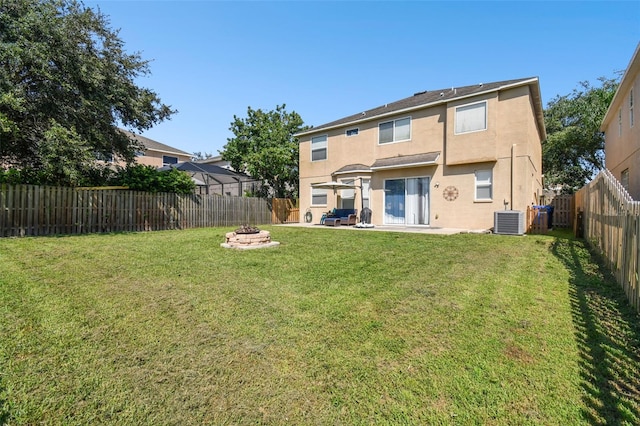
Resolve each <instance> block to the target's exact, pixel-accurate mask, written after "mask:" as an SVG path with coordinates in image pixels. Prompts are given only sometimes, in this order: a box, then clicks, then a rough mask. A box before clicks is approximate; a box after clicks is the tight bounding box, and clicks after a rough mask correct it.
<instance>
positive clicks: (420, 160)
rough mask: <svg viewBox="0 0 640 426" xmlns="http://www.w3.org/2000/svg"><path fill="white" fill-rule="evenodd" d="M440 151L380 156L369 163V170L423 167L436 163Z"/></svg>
mask: <svg viewBox="0 0 640 426" xmlns="http://www.w3.org/2000/svg"><path fill="white" fill-rule="evenodd" d="M438 158H440V152H428V153H426V154H416V155H401V156H397V157H389V158H381V159H379V160H376V161H375V163H373V164H372V165H371V170H374V171H378V170H390V169H408V168H412V167H424V166H435V165H437V164H438V163H437V161H438Z"/></svg>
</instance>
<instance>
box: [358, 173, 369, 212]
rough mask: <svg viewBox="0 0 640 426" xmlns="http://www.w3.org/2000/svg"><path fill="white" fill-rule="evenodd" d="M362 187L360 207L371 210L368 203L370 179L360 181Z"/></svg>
mask: <svg viewBox="0 0 640 426" xmlns="http://www.w3.org/2000/svg"><path fill="white" fill-rule="evenodd" d="M360 184H361V185H362V205H363V207H368V208H371V202H370V188H371V179H364V178H363V179H362V180H361V181H360Z"/></svg>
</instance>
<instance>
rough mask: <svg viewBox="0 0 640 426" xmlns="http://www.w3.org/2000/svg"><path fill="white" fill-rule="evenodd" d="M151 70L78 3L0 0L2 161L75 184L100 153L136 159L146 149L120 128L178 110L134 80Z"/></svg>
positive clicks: (139, 127)
mask: <svg viewBox="0 0 640 426" xmlns="http://www.w3.org/2000/svg"><path fill="white" fill-rule="evenodd" d="M148 65H149V62H148V61H146V60H143V59H142V58H141V57H140V54H139V53H133V54H129V53H126V52H125V50H124V43H123V41H122V40H121V39H120V38H119V36H118V31H115V30H112V29H111V28H110V26H109V20H108V18H107V17H106V16H105V15H103V14H102V13H101V12H99V11H94V10H92V9H90V8H86V7H85V6H83V5H82V4H81V3H79V2H78V1H77V0H0V163H4V164H5V165H6V164H9V165H14V166H17V167H20V168H33V169H36V170H38V171H41V172H42V173H44V174H46V173H48V171H50V172H51V173H52V174H51V176H49V179H50V180H52V182H51V183H72V184H73V182H74V181H75V180H76V175H77V174H78V173H81V172H82V170H83V168H85V167H86V166H87V165H89V166H90V163H88V162H87V161H85V160H86V159H87V158H89V157H91V156H94V155H95V154H96V153H98V154H102V155H105V156H109V155H115V156H118V157H119V158H123V159H126V160H128V161H133V158H134V155H135V152H136V150H138V149H140V146H139V144H138V142H136V141H134V140H130V139H129V138H128V137H127V136H126V135H125V134H124V133H122V132H120V131H119V130H118V128H117V126H122V127H124V128H126V129H128V130H131V131H137V132H138V133H140V132H142V131H144V130H147V129H149V128H151V127H152V126H153V125H154V124H157V123H159V122H161V121H163V120H165V119H168V118H169V117H170V116H171V114H173V113H174V112H175V111H173V110H172V109H171V108H170V107H169V106H167V105H164V104H163V103H162V102H161V101H160V99H159V97H158V95H157V94H156V93H155V92H153V91H152V90H150V89H147V88H143V87H139V86H138V85H136V83H135V82H134V80H135V79H136V78H138V77H140V76H144V75H147V74H148V73H149V66H148ZM67 145H68V146H67ZM73 159H76V160H77V159H81V160H82V161H73ZM58 181H60V182H58Z"/></svg>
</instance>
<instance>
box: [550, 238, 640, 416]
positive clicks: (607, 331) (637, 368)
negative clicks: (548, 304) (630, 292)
mask: <svg viewBox="0 0 640 426" xmlns="http://www.w3.org/2000/svg"><path fill="white" fill-rule="evenodd" d="M551 251H552V253H553V254H554V255H555V256H556V257H557V258H558V259H560V260H561V261H562V262H563V264H564V265H565V266H566V268H567V269H568V270H569V272H570V273H571V278H570V282H569V296H570V298H571V311H572V316H573V322H574V326H575V330H576V331H575V333H576V341H577V344H578V349H579V351H580V357H581V361H580V363H581V365H580V370H581V375H582V388H583V391H584V392H583V400H584V402H585V405H586V407H587V408H586V409H585V410H584V413H583V415H584V418H585V420H586V421H587V422H589V423H590V424H640V316H639V315H638V314H637V313H636V312H635V310H634V309H633V307H631V305H630V304H629V302H628V301H627V298H626V295H625V294H624V291H623V290H622V288H621V287H620V286H619V285H618V283H617V282H616V280H615V277H613V275H612V274H611V272H610V271H609V270H608V269H607V268H606V266H604V264H603V262H602V260H601V258H600V257H599V256H598V255H595V254H593V253H591V252H590V251H589V250H588V249H587V246H586V245H585V243H584V241H581V240H576V239H574V238H573V236H572V235H571V234H570V233H567V234H564V233H558V234H556V235H555V239H554V241H553V243H552V245H551Z"/></svg>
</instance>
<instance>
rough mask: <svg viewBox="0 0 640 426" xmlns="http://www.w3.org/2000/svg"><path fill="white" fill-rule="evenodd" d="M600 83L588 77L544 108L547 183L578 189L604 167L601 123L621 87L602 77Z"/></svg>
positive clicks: (569, 189)
mask: <svg viewBox="0 0 640 426" xmlns="http://www.w3.org/2000/svg"><path fill="white" fill-rule="evenodd" d="M598 80H599V81H600V86H599V87H594V86H591V84H589V82H588V81H583V82H580V83H579V88H576V89H574V90H573V92H572V93H571V94H569V95H565V96H556V97H555V98H554V99H552V100H551V101H550V102H549V104H548V105H547V109H546V110H545V111H544V123H545V127H546V129H547V140H546V141H544V142H543V144H542V165H543V166H542V169H543V173H544V176H545V186H546V187H558V186H560V187H562V191H563V192H574V191H576V190H578V189H580V188H581V187H582V186H583V185H584V184H585V183H586V182H588V181H589V180H590V179H591V178H592V177H593V176H594V175H595V174H596V173H597V172H598V171H599V170H601V169H602V168H603V167H604V134H603V133H602V132H601V131H600V124H601V123H602V119H603V118H604V115H605V114H606V112H607V108H609V104H610V103H611V100H612V99H613V95H614V94H615V92H616V89H617V87H618V81H617V80H616V79H608V78H604V77H601V78H599V79H598Z"/></svg>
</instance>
